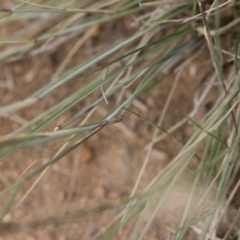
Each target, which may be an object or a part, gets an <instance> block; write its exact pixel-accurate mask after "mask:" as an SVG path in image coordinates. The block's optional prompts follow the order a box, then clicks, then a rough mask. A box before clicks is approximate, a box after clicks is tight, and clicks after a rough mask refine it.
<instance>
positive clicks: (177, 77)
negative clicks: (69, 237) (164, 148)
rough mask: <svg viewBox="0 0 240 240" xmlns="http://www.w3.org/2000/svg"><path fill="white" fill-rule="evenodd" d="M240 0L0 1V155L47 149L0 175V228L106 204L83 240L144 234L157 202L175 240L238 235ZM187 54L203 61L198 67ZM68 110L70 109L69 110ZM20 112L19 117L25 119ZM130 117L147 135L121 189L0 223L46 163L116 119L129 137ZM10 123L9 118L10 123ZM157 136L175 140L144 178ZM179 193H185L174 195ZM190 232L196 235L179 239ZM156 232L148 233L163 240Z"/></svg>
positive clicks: (75, 215) (73, 216) (59, 219)
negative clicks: (113, 195)
mask: <svg viewBox="0 0 240 240" xmlns="http://www.w3.org/2000/svg"><path fill="white" fill-rule="evenodd" d="M239 3H240V2H239V1H237V0H235V1H234V0H232V1H231V0H228V1H219V0H216V1H204V0H202V1H186V0H181V1H171V0H169V1H155V2H142V1H139V0H137V1H124V0H121V1H119V0H114V1H109V0H107V1H103V0H101V1H89V0H88V1H84V0H81V1H80V0H75V1H67V2H66V1H56V0H53V1H44V0H42V1H41V0H39V1H35V0H34V1H24V0H21V1H15V2H14V1H12V2H6V3H2V5H1V6H0V8H1V9H0V18H1V19H0V33H1V36H0V50H1V51H0V61H1V68H2V71H1V82H0V84H1V88H2V89H1V91H2V92H1V93H2V96H4V97H2V101H1V107H0V115H1V116H2V119H3V121H2V127H1V128H2V136H1V138H0V146H1V147H0V159H1V161H2V162H4V161H9V158H11V155H12V154H14V153H16V152H18V151H19V150H21V149H23V148H28V149H30V150H29V151H33V152H34V151H35V150H34V149H35V148H34V147H35V146H45V149H46V148H47V149H48V151H49V152H47V154H48V155H49V156H50V157H49V158H48V160H47V161H46V162H44V163H42V164H41V165H39V166H34V165H33V166H32V165H30V166H31V168H30V169H29V168H25V171H24V172H23V174H21V175H20V176H18V178H15V180H14V181H13V182H12V183H10V184H8V183H6V184H5V186H4V184H3V186H2V191H1V193H0V195H1V198H2V200H1V202H2V203H3V206H2V210H1V222H2V224H1V232H2V233H4V234H8V233H13V232H19V231H22V230H23V229H25V228H35V227H42V226H45V225H49V224H52V223H55V224H61V223H64V222H69V221H75V220H78V219H82V217H87V216H88V215H92V214H96V213H99V212H102V211H108V210H112V209H114V210H115V211H114V218H113V220H112V221H111V222H110V223H109V224H106V226H105V228H103V229H102V230H100V231H99V232H98V233H96V234H95V236H94V237H92V239H113V238H114V237H116V238H117V237H118V238H119V239H125V238H123V237H121V235H119V233H120V232H121V231H122V229H124V228H125V227H126V226H128V224H130V223H131V224H130V225H129V226H131V229H130V230H128V234H127V237H126V239H150V237H148V235H147V234H148V232H149V231H150V229H151V227H152V226H153V225H154V223H155V221H156V219H157V216H158V215H159V212H161V211H164V212H166V213H167V215H173V216H175V217H176V219H178V220H177V225H176V226H175V227H174V228H173V227H169V226H168V225H166V223H162V225H161V229H165V230H166V232H167V233H168V234H169V236H170V237H171V238H173V239H186V238H187V239H193V238H194V239H195V238H196V239H218V238H220V239H230V237H231V239H232V238H233V239H238V231H239V230H238V226H239V216H238V212H239V200H238V194H237V193H238V187H239V182H240V181H239V179H238V178H239V177H238V176H239V161H238V160H239V148H238V145H239V136H238V133H239V131H238V126H239V121H238V120H239V107H238V103H239V97H238V93H239V58H240V57H239V50H238V44H239V39H240V35H239V32H238V25H239V22H240V17H239ZM49 58H50V59H51V61H49ZM193 62H198V63H200V64H201V66H200V67H199V68H198V69H196V67H194V65H193ZM14 64H18V65H14ZM13 66H14V67H13ZM46 66H47V67H46ZM187 71H190V73H191V74H190V75H188V78H192V79H189V80H188V81H189V82H185V83H184V82H182V81H181V76H182V75H184V74H186V72H187ZM40 74H43V75H41V77H39V75H40ZM20 76H21V77H20ZM20 79H24V80H23V81H24V83H22V82H20V81H22V80H20ZM166 82H169V84H170V88H168V89H167V88H166V87H165V85H164V84H166ZM193 85H194V87H191V86H193ZM18 86H19V87H18ZM182 88H183V89H186V92H189V96H190V97H189V104H191V106H192V110H191V111H189V112H185V109H184V108H183V107H182V104H184V103H183V98H181V97H179V98H178V99H177V101H178V103H179V104H178V106H177V108H175V109H173V108H171V102H172V101H173V98H174V96H175V95H176V94H177V92H178V91H181V90H180V89H182ZM154 91H155V93H154ZM158 92H163V93H164V94H165V96H166V99H165V100H164V102H162V103H161V104H162V105H161V106H162V108H161V109H158V108H156V107H153V108H150V107H148V106H147V104H146V102H147V101H148V99H152V101H153V102H155V101H157V98H158ZM159 94H160V93H159ZM40 106H43V107H40ZM79 106H81V107H79ZM71 109H74V111H73V112H74V114H69V111H70V110H71ZM173 112H177V113H178V114H179V115H180V116H181V119H180V120H178V121H176V122H175V123H174V124H173V125H171V126H168V127H167V128H166V127H165V125H164V122H170V121H171V120H170V118H171V114H172V113H173ZM26 113H27V114H28V115H27V116H28V119H25V118H24V117H22V116H23V115H24V114H26ZM71 113H72V112H71ZM152 114H154V116H155V119H153V118H152ZM169 114H170V115H169ZM130 116H134V117H136V118H138V119H139V120H141V122H143V123H144V125H147V126H152V127H153V129H154V130H153V132H152V133H151V132H146V133H145V136H144V137H143V138H144V139H146V141H147V142H148V144H147V145H146V146H145V148H144V149H143V152H144V155H145V157H143V161H142V166H141V168H140V169H139V173H138V174H137V176H136V178H135V179H134V184H133V186H132V191H131V192H130V193H129V194H128V195H127V196H125V197H124V198H122V199H120V200H116V201H113V202H108V201H106V202H104V203H94V204H93V205H91V204H90V206H82V205H80V204H77V205H75V204H74V203H69V208H68V209H67V210H64V207H60V209H62V210H61V211H60V210H55V209H54V208H52V210H51V211H52V212H51V214H46V216H45V217H44V219H41V220H38V219H37V218H36V219H35V220H23V221H19V222H13V221H10V222H8V221H6V216H8V213H9V211H10V212H11V211H15V210H14V208H13V205H16V206H18V205H20V204H21V203H22V202H23V201H24V200H25V199H26V197H27V196H28V194H29V193H30V192H31V191H32V189H33V188H34V187H35V186H36V184H37V183H38V182H39V181H40V179H41V178H42V177H43V176H44V174H45V172H46V171H48V169H49V168H51V167H53V166H54V164H55V163H56V162H58V161H59V160H60V159H61V158H63V157H65V156H67V155H69V154H70V153H71V152H72V151H73V150H74V149H77V148H78V147H80V146H81V145H82V144H83V143H84V142H86V141H87V140H88V142H91V138H92V137H94V136H95V135H97V134H99V132H103V131H105V132H110V134H111V126H110V125H112V124H113V125H118V127H119V126H120V127H119V128H121V131H123V132H124V133H125V134H126V135H127V136H129V137H131V136H135V140H132V141H136V140H137V139H138V138H139V137H138V138H137V136H138V133H139V132H138V131H135V130H133V129H132V127H131V124H129V117H130ZM9 122H14V125H13V126H12V127H11V129H10V128H8V127H7V126H8V125H9ZM186 125H190V126H191V130H190V133H187V134H185V135H186V136H187V137H185V139H179V137H178V136H176V134H175V131H176V130H179V129H180V130H181V129H182V132H184V131H185V128H183V126H186ZM146 135H147V136H146ZM116 137H117V136H116ZM106 138H108V137H106ZM141 138H142V136H141ZM166 138H169V139H171V140H173V142H176V144H180V145H181V148H180V149H179V151H178V152H177V153H176V154H175V153H174V154H173V156H171V159H170V160H169V161H168V162H167V164H166V165H165V166H164V168H162V169H161V171H159V172H158V173H154V175H152V176H151V177H150V179H149V182H148V183H147V184H146V185H145V186H144V187H141V181H142V178H143V176H144V173H145V171H146V168H147V166H148V164H149V159H150V156H151V154H152V151H153V150H154V146H156V145H157V144H158V143H159V142H160V141H162V140H163V139H166ZM139 141H140V139H139ZM136 142H137V141H136ZM47 144H50V145H47ZM108 144H116V143H114V141H110V142H109V143H108ZM120 144H121V143H120ZM122 144H123V145H124V143H122ZM136 146H137V143H136ZM141 150H142V149H141ZM139 151H140V149H139ZM39 157H41V156H39ZM4 170H5V169H4V168H2V173H1V174H2V179H4ZM99 171H101V169H99ZM130 174H131V173H130ZM29 181H32V182H31V185H30V186H29V187H28V189H27V190H26V191H25V194H24V195H23V197H22V198H21V199H19V200H18V201H16V196H17V195H18V192H19V191H20V190H21V189H22V187H23V186H24V185H26V184H28V182H29ZM109 181H111V179H109ZM185 181H186V182H187V183H185ZM3 182H4V181H3ZM5 182H6V181H5ZM179 184H180V185H179ZM186 186H187V187H186ZM176 191H180V192H182V194H183V196H182V197H180V198H178V197H176V196H175V195H174V194H175V193H176ZM170 199H175V201H173V200H170ZM175 208H177V209H178V211H177V212H176V211H175V210H174V209H175ZM179 209H181V210H180V213H179ZM39 211H40V210H39ZM42 211H43V210H42ZM63 216H64V217H63ZM170 218H171V217H170ZM33 219H34V218H33ZM82 220H83V221H85V218H84V219H82ZM131 221H133V222H131ZM190 230H191V231H193V232H194V233H195V235H194V237H193V236H191V235H190V237H189V236H188V234H189V231H190ZM160 235H161V234H160ZM160 235H159V236H157V237H156V239H164V238H161V236H160ZM162 236H163V235H162ZM171 238H170V239H171ZM78 239H83V238H81V237H80V238H78Z"/></svg>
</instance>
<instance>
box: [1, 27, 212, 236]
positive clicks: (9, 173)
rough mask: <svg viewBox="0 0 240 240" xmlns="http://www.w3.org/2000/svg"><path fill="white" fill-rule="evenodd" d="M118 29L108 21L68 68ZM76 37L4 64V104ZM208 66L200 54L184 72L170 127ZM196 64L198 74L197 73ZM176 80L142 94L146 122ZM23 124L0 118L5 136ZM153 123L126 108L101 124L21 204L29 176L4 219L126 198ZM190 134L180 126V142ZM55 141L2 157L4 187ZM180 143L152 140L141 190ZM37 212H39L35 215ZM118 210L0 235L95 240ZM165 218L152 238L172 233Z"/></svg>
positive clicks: (34, 81)
mask: <svg viewBox="0 0 240 240" xmlns="http://www.w3.org/2000/svg"><path fill="white" fill-rule="evenodd" d="M121 25H122V28H123V30H121V29H119V28H117V29H116V30H115V31H116V33H115V34H116V35H119V36H121V35H122V34H128V31H130V30H129V28H128V26H127V24H125V23H124V22H123V23H122V24H121ZM114 29H115V25H114V24H113V23H112V24H109V25H106V29H105V30H103V32H100V33H99V36H97V38H94V39H90V40H89V42H88V43H86V44H85V45H84V46H83V48H82V49H83V50H82V52H81V54H78V56H77V57H75V58H74V59H73V61H72V62H71V63H70V65H69V67H70V66H74V64H75V63H76V62H81V61H82V60H83V59H84V58H87V57H88V56H89V54H91V52H88V51H86V50H84V49H90V48H93V47H96V46H97V45H99V44H102V42H103V40H104V38H105V36H106V35H105V32H108V31H113V30H114ZM1 34H2V35H4V34H7V31H6V29H1ZM75 41H76V39H73V40H72V42H71V43H68V44H66V45H64V46H62V47H61V49H59V50H57V51H55V52H54V53H51V54H49V55H44V56H40V57H39V58H28V59H24V60H20V61H16V62H12V63H8V64H3V63H1V64H0V69H1V71H0V79H1V80H4V79H5V70H6V69H9V70H10V71H11V73H12V76H13V82H14V85H13V86H12V87H11V88H7V87H4V86H2V87H1V88H0V96H1V98H0V104H1V105H2V104H6V103H10V102H13V101H17V100H19V99H23V98H24V97H26V96H28V95H29V94H30V93H32V92H34V91H36V90H37V89H38V88H39V87H40V86H43V85H44V84H45V83H47V82H48V81H49V79H50V77H51V75H52V74H53V73H54V71H55V70H56V68H57V66H58V64H59V63H60V62H61V61H62V59H63V58H64V56H65V53H66V52H67V51H69V49H70V48H71V46H72V44H73V43H74V42H75ZM36 61H42V64H41V65H40V67H39V71H38V72H37V74H36V75H35V76H34V77H33V78H31V77H26V76H29V74H30V71H31V69H32V68H33V67H34V66H35V64H36ZM207 65H208V63H207V62H201V61H200V60H199V59H197V60H196V61H194V62H193V63H192V64H191V66H189V67H187V68H186V70H185V71H184V72H183V74H182V75H181V80H180V83H179V85H178V88H177V91H176V92H175V94H174V97H173V99H172V101H171V104H170V107H169V110H168V112H167V114H166V117H165V119H164V122H163V125H162V127H163V128H164V129H168V128H169V127H171V126H173V125H174V124H175V123H177V122H178V121H179V120H181V119H182V115H181V112H185V113H189V112H190V111H191V110H192V107H193V104H192V103H193V97H194V91H195V88H196V86H197V84H198V81H199V80H200V79H201V75H202V71H201V69H202V68H203V67H206V66H207ZM193 68H194V69H195V72H193V71H192V69H193ZM92 77H94V76H92ZM174 79H175V74H174V73H173V74H172V75H171V77H170V78H168V79H167V80H166V81H165V82H164V83H163V84H161V86H159V87H156V88H155V89H154V90H153V91H152V92H151V93H149V94H147V95H144V96H142V97H141V98H140V99H139V100H140V101H141V103H142V104H143V106H144V108H143V110H144V109H145V111H141V110H139V109H138V112H139V113H140V114H141V115H143V116H144V117H146V118H147V119H148V120H150V121H152V122H154V123H156V122H157V120H158V118H159V116H161V113H162V109H163V107H164V104H165V102H166V99H167V97H168V94H169V91H170V90H171V87H172V84H173V81H174ZM81 84H82V83H81ZM81 84H80V83H79V82H78V81H77V78H76V79H74V80H73V81H71V82H70V83H69V84H67V85H65V86H64V87H61V88H59V89H58V90H57V91H55V92H54V93H53V94H51V96H49V97H47V98H46V99H44V101H40V102H39V103H37V104H35V105H34V106H33V107H29V108H26V109H24V110H21V111H19V112H17V115H19V116H20V117H21V121H22V122H26V121H29V120H30V119H32V118H33V117H35V116H37V115H38V114H39V112H43V111H44V110H46V109H48V108H49V107H50V106H52V105H53V104H54V103H56V102H58V101H59V100H60V99H63V98H64V97H65V96H67V95H69V94H71V92H72V91H73V90H74V89H78V88H79V87H81ZM186 86H187V87H186ZM117 97H118V96H115V97H112V98H110V99H109V105H110V106H114V104H115V102H116V99H117ZM89 102H91V99H87V100H86V101H84V102H82V103H80V104H78V105H77V106H74V107H73V108H72V109H71V110H69V111H68V112H66V113H64V114H63V115H62V116H60V117H59V118H58V119H57V120H55V121H54V122H53V123H52V124H50V126H48V127H47V128H46V129H45V130H48V131H53V129H54V127H56V126H57V125H59V124H61V123H62V122H64V121H66V120H67V119H69V118H70V117H72V116H74V115H75V114H76V113H78V112H79V111H80V110H82V109H83V108H84V106H85V105H86V104H88V103H89ZM109 105H106V104H102V105H101V107H100V108H99V110H98V111H97V112H96V113H95V114H94V115H93V117H92V120H94V119H95V118H96V119H97V118H98V117H99V116H102V115H103V114H104V113H105V112H104V111H105V110H106V109H110V107H109ZM20 125H21V123H19V121H16V119H15V120H14V119H12V120H11V119H9V118H4V117H2V118H1V119H0V126H1V127H0V134H1V135H5V134H8V133H10V132H11V131H13V130H14V129H16V128H18V127H19V126H20ZM154 129H155V128H154V127H152V126H150V125H148V124H146V123H145V122H143V121H142V120H141V119H139V118H138V117H137V116H135V115H131V114H130V113H129V114H127V115H126V117H125V119H124V120H123V122H122V123H119V124H116V125H112V126H108V127H107V128H105V129H103V130H102V131H100V132H99V133H97V134H96V135H95V136H93V137H92V138H91V139H90V140H88V141H87V142H86V143H84V145H82V146H81V147H79V148H78V149H76V150H74V151H73V152H71V153H70V154H69V155H68V156H66V157H64V158H62V159H61V160H60V161H59V162H57V163H56V164H55V165H53V166H52V167H50V168H49V169H48V170H47V171H46V172H45V174H44V175H43V176H42V178H41V179H40V180H39V182H38V183H37V184H36V186H35V187H34V188H33V189H32V191H31V192H30V193H29V194H28V195H27V197H26V198H25V199H24V201H22V202H20V200H21V199H22V197H23V196H24V195H25V194H26V192H27V191H28V190H29V189H30V187H31V186H32V184H33V183H34V181H35V180H36V178H34V179H33V180H32V181H29V182H27V183H26V184H25V185H24V186H23V187H22V189H21V191H20V193H19V194H18V196H17V198H16V201H15V203H14V205H13V207H12V209H11V211H10V212H9V213H8V214H7V216H6V217H5V219H4V221H5V222H6V223H19V222H24V221H25V220H26V221H27V220H28V219H34V220H36V219H40V222H41V221H43V220H42V219H44V217H45V216H47V215H48V214H50V215H51V211H53V212H54V209H55V207H56V206H60V209H61V210H59V212H60V213H61V214H62V218H63V219H64V216H65V215H64V214H66V212H65V211H64V208H65V207H66V209H67V208H68V207H69V206H71V205H72V204H73V203H75V204H78V206H83V208H86V207H85V206H86V205H89V204H96V203H105V202H106V201H110V200H118V199H119V200H120V199H121V198H123V197H125V196H129V195H130V194H131V191H132V189H133V186H134V183H135V182H136V179H137V176H138V174H139V171H140V168H141V166H142V164H143V161H144V157H145V155H146V151H145V150H144V148H145V146H146V144H148V143H149V141H150V140H151V137H152V134H153V131H154ZM191 132H192V126H191V125H188V124H185V125H184V126H183V127H181V128H180V129H178V130H177V131H175V132H174V136H175V137H176V138H178V139H179V140H180V141H181V142H182V143H185V142H186V141H187V139H188V137H189V136H190V134H191ZM55 145H56V143H49V144H43V145H42V146H37V147H32V148H27V149H20V150H17V151H15V152H14V153H13V154H11V155H10V156H8V157H7V158H6V159H4V161H2V162H1V163H0V189H3V188H4V187H6V186H8V185H9V184H12V183H14V182H15V181H16V180H17V178H18V177H19V176H20V175H21V174H22V173H23V172H24V171H25V170H26V169H27V168H28V167H29V166H30V168H29V169H28V170H27V171H28V172H29V171H30V170H32V169H34V168H36V167H37V166H39V165H41V164H42V163H44V162H46V161H48V159H49V158H50V157H51V156H53V153H54V151H53V147H54V146H55ZM180 149H181V144H180V143H178V142H176V141H175V140H174V139H172V138H169V137H168V138H165V139H164V140H162V141H161V142H160V143H158V144H156V145H155V146H154V151H153V153H152V154H151V156H150V160H149V163H148V165H147V168H146V170H145V172H144V174H143V179H142V181H141V183H140V186H139V189H138V191H139V192H141V189H143V188H144V186H146V184H147V183H149V181H150V180H151V179H153V177H154V176H155V175H156V174H157V173H158V172H159V171H160V170H161V169H162V168H163V167H164V166H165V165H166V164H167V163H168V162H169V161H171V159H172V158H173V156H175V155H176V153H177V152H178V151H179V150H180ZM31 164H32V165H31ZM19 203H20V204H19ZM1 204H2V202H1ZM57 212H58V211H57ZM59 212H58V213H59ZM54 214H56V211H55V212H54V213H53V216H54ZM31 216H36V217H32V218H31ZM113 216H114V215H113V213H112V212H108V211H107V212H106V213H105V212H104V213H98V214H92V216H90V217H87V218H83V219H82V220H74V221H70V222H67V223H62V224H60V223H56V222H55V223H54V221H53V223H50V224H47V225H46V226H45V225H42V226H41V224H40V223H39V224H38V225H37V226H35V227H34V228H33V227H30V228H27V227H26V228H24V229H23V230H21V231H16V232H14V231H13V230H12V231H11V228H10V230H9V231H7V233H6V234H4V235H2V236H0V239H1V240H13V239H14V240H23V239H24V240H37V239H39V240H52V239H59V240H68V239H71V240H74V239H76V240H77V239H83V240H91V239H94V237H95V236H96V234H97V233H98V232H99V231H100V230H102V229H103V228H104V226H106V224H107V223H109V222H110V220H111V219H112V218H113ZM165 217H166V218H165V219H164V221H165V222H168V223H169V226H173V227H174V226H176V224H177V223H176V221H175V220H174V219H175V217H176V216H175V215H174V213H172V214H169V215H166V216H165ZM161 222H162V219H159V218H157V219H156V221H155V223H154V224H153V226H152V227H151V229H150V231H149V234H148V236H147V238H146V239H148V240H154V239H156V240H157V239H167V238H168V237H169V236H170V233H169V232H168V231H167V230H166V229H164V228H163V227H162V225H161ZM39 225H40V226H39ZM130 226H131V223H130V225H129V227H126V228H124V229H123V230H122V232H121V234H117V235H116V236H115V237H114V239H120V240H124V239H128V237H129V229H130ZM13 229H14V227H13ZM189 234H191V233H189Z"/></svg>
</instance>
